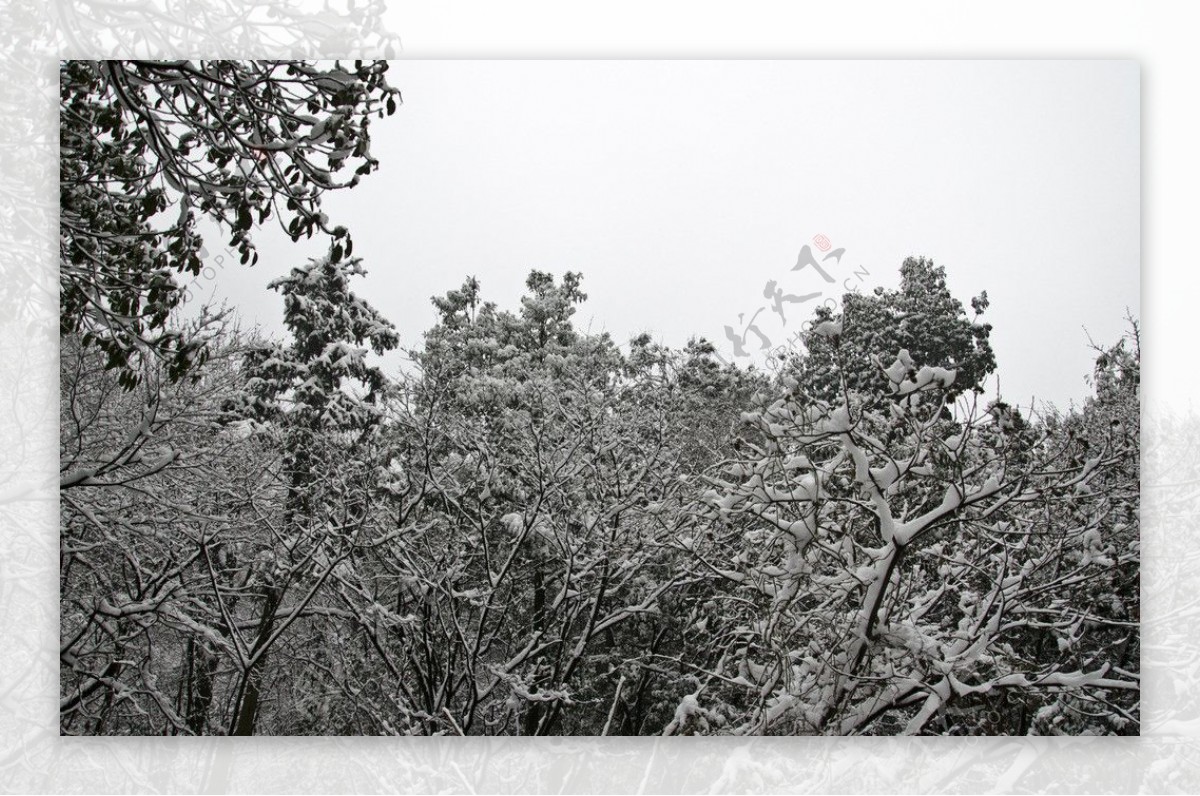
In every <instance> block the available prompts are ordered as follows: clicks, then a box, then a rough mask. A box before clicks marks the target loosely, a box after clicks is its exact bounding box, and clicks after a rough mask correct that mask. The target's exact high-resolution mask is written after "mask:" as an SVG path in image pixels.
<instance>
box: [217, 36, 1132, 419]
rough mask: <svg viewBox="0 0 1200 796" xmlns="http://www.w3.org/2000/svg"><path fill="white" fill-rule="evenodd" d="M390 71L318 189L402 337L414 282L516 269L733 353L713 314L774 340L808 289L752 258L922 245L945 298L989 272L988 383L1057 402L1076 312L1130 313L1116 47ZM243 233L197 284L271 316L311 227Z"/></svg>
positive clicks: (1094, 329)
mask: <svg viewBox="0 0 1200 796" xmlns="http://www.w3.org/2000/svg"><path fill="white" fill-rule="evenodd" d="M389 79H390V80H391V82H392V84H393V85H395V86H396V87H398V88H400V90H401V91H402V92H403V96H404V103H403V105H402V106H401V107H400V109H399V110H398V111H397V113H396V115H395V116H392V117H390V118H387V119H384V120H381V121H379V122H377V123H375V124H373V126H372V137H373V143H372V153H373V154H374V155H375V156H376V157H378V158H379V159H380V160H381V161H382V166H381V168H380V170H379V171H378V172H376V173H375V174H373V175H371V176H370V177H368V178H366V179H364V181H363V182H362V184H361V185H360V186H359V187H358V188H356V189H354V190H353V191H343V192H340V193H337V194H331V195H329V197H328V198H327V200H326V204H325V209H326V212H327V213H328V214H329V216H330V218H331V220H332V222H333V223H344V224H347V226H349V227H350V228H351V230H352V233H353V235H354V240H355V254H356V255H358V256H361V257H362V258H363V264H364V266H365V267H366V269H367V270H368V271H369V276H368V278H366V279H365V280H362V281H361V282H360V285H359V286H358V288H357V291H358V292H359V293H360V294H361V295H363V296H365V297H366V298H367V299H368V300H370V301H371V302H372V303H373V304H374V305H375V306H376V307H378V308H379V309H380V310H381V311H382V312H383V313H384V314H385V315H386V316H387V317H389V318H390V319H391V320H392V321H393V322H394V323H395V324H396V325H397V327H398V328H399V330H400V332H401V335H402V341H403V344H404V345H407V346H416V345H419V343H420V339H421V333H422V332H423V331H424V330H425V329H427V328H428V327H429V326H430V325H431V324H432V323H433V321H434V318H435V313H434V311H433V308H432V306H431V304H430V301H429V297H430V296H432V295H434V294H441V293H445V292H446V291H447V290H450V289H452V288H455V287H457V286H459V285H460V284H461V283H462V281H463V279H464V277H466V276H467V275H474V276H477V277H478V278H479V279H480V281H481V282H482V286H483V291H484V295H485V298H487V299H489V300H494V301H496V302H498V303H499V304H500V305H501V306H502V307H510V308H511V307H515V306H516V303H517V300H518V298H519V296H520V295H521V293H522V289H523V282H524V278H525V276H526V274H527V273H528V272H529V270H530V269H533V268H537V269H541V270H546V271H551V272H554V273H555V274H561V273H562V272H564V271H567V270H572V271H581V272H582V273H583V274H584V289H585V291H586V292H587V293H588V295H589V300H588V302H587V303H586V304H585V305H584V306H583V307H582V308H581V309H580V312H579V315H578V321H579V326H581V327H585V328H586V327H588V326H589V325H590V328H591V329H592V330H593V331H600V330H606V331H609V332H610V333H612V335H613V336H614V338H616V339H617V340H618V341H619V342H624V341H627V339H628V338H629V337H630V336H631V335H634V334H637V333H639V332H641V331H649V332H651V333H652V334H653V335H654V336H655V337H657V338H658V339H660V340H661V341H663V342H665V343H668V344H670V345H672V346H678V345H682V344H683V343H684V342H685V341H686V340H687V338H688V337H689V336H691V335H703V336H706V337H708V338H709V339H710V340H713V341H714V342H716V343H719V344H720V346H721V350H722V351H723V352H724V353H725V354H726V356H728V357H730V358H733V352H732V348H731V346H730V344H729V342H728V340H727V339H726V335H725V331H724V327H725V326H726V325H729V326H732V327H735V328H736V329H737V330H739V331H740V330H742V329H744V328H745V322H747V321H749V320H750V318H751V317H752V316H754V313H755V312H756V311H757V310H759V309H760V308H763V310H762V312H760V314H759V315H758V317H757V324H758V326H759V328H760V329H761V330H762V331H763V332H764V334H765V335H767V336H768V337H769V338H771V339H772V341H773V342H782V341H783V339H784V338H785V337H786V334H787V332H788V331H790V330H794V329H795V328H796V325H797V324H798V323H799V321H800V320H802V319H803V318H804V317H807V314H808V310H807V309H806V308H809V307H813V306H815V304H816V301H813V302H811V303H809V304H806V305H787V306H785V309H786V310H787V311H788V324H789V326H788V329H787V330H785V328H784V327H783V326H782V325H781V323H780V319H779V316H778V315H775V314H773V313H772V312H771V309H770V303H769V302H768V301H767V300H766V299H765V298H764V297H763V288H764V285H765V283H766V282H768V281H770V280H775V281H776V282H777V286H778V287H779V288H780V289H782V290H783V292H784V293H787V294H795V295H803V294H810V293H813V292H817V291H824V296H823V297H822V298H825V297H831V296H833V297H836V296H838V295H840V293H841V290H840V289H839V286H840V285H845V284H851V285H855V286H857V287H859V288H860V289H863V290H870V289H871V288H873V287H875V286H876V285H882V286H886V287H895V286H896V285H897V284H898V282H899V276H898V268H899V266H900V263H901V262H902V261H903V259H904V258H905V257H906V256H909V255H924V256H926V257H929V258H932V259H933V260H934V261H935V262H936V263H938V264H939V265H945V266H946V268H947V271H948V277H949V280H948V281H949V284H950V288H951V290H952V292H953V293H954V294H955V296H956V297H958V298H959V299H960V300H962V301H963V303H964V304H968V302H969V300H970V298H971V297H972V296H974V295H977V294H978V293H979V292H980V291H982V290H987V292H988V296H989V298H990V300H991V308H990V309H989V310H988V312H987V313H986V315H985V318H986V319H988V320H990V322H991V323H992V324H993V325H994V327H995V328H994V331H993V346H994V348H995V350H996V354H997V359H998V361H999V364H1000V379H1001V384H1000V386H1001V389H1002V392H1003V394H1004V396H1005V397H1006V398H1007V399H1009V400H1011V401H1018V402H1020V403H1022V404H1027V403H1028V402H1029V399H1030V397H1031V396H1037V397H1038V398H1039V399H1043V400H1049V401H1053V402H1055V403H1057V404H1058V405H1059V406H1060V407H1065V406H1066V404H1067V403H1068V402H1069V401H1070V400H1072V399H1074V400H1075V401H1076V402H1078V401H1080V400H1082V399H1083V397H1084V396H1086V395H1087V394H1088V393H1089V389H1088V387H1087V386H1086V385H1085V383H1084V376H1085V375H1086V374H1087V373H1088V372H1089V369H1090V364H1091V361H1092V359H1093V356H1092V354H1091V352H1090V351H1089V348H1088V339H1087V335H1086V334H1085V331H1084V329H1085V327H1086V329H1087V331H1088V332H1090V334H1091V335H1092V337H1093V338H1095V339H1096V340H1097V341H1104V342H1108V341H1113V340H1115V339H1116V338H1117V337H1119V336H1120V335H1121V333H1122V332H1123V330H1124V328H1125V322H1124V320H1123V316H1124V315H1125V312H1126V308H1127V307H1128V308H1129V309H1130V310H1131V311H1132V313H1133V314H1134V316H1135V317H1138V316H1139V315H1140V313H1139V212H1140V210H1139V148H1140V142H1139V72H1138V67H1137V65H1136V63H1134V62H1129V61H1120V62H1113V61H1067V62H1055V61H1025V62H1022V61H977V62H973V61H926V62H904V61H878V62H871V61H848V62H837V61H440V60H429V61H397V62H394V63H393V65H392V70H391V72H389ZM816 235H824V236H826V237H827V238H828V239H829V241H830V245H831V246H832V247H833V248H835V249H836V248H844V249H845V253H844V255H843V256H842V259H841V261H840V263H839V262H837V261H833V260H831V261H829V262H827V263H825V267H826V270H827V271H828V272H829V273H830V274H831V275H832V276H834V277H836V278H837V280H838V282H837V284H836V285H827V284H826V283H825V282H824V280H823V279H822V278H821V277H820V275H819V274H817V273H816V272H815V271H814V270H813V269H811V268H807V269H804V270H802V271H799V272H797V271H793V270H792V267H793V265H795V263H796V261H797V256H798V253H799V252H800V249H801V247H802V246H804V245H805V244H809V245H812V246H813V249H812V250H813V252H814V253H815V254H816V255H817V256H818V257H820V256H823V255H822V253H821V252H820V251H819V250H818V248H817V247H816V246H815V245H813V238H814V236H816ZM256 240H258V241H259V243H260V246H261V248H262V251H263V257H262V260H261V261H260V264H259V265H258V266H257V267H255V268H254V269H251V270H245V269H234V268H225V269H222V270H221V274H220V277H219V278H218V279H217V280H215V282H214V284H216V285H217V291H218V295H219V296H226V297H228V298H230V300H231V301H232V302H234V303H236V304H237V305H238V306H239V308H240V310H241V313H242V315H243V317H244V318H245V319H246V320H247V321H249V322H258V323H261V324H263V325H264V326H266V327H267V328H279V324H278V319H279V318H280V316H281V304H280V302H279V301H278V300H277V299H276V298H275V297H274V294H267V293H265V291H264V289H263V286H264V285H265V284H266V282H267V281H269V280H270V279H273V278H275V277H276V276H279V275H281V274H283V273H286V271H287V270H288V269H290V268H291V267H292V266H294V265H297V264H300V263H302V262H304V261H305V260H306V258H307V257H309V256H315V255H317V254H320V253H322V250H323V248H324V247H316V248H314V247H313V246H311V245H309V246H303V245H293V244H291V243H290V242H288V241H286V238H282V237H281V236H280V235H278V234H276V233H274V232H268V231H266V230H264V231H263V232H262V233H260V234H259V235H258V236H257V237H256ZM216 243H218V240H217V239H216V238H213V239H212V243H211V244H210V245H209V247H208V248H209V250H210V260H211V259H212V258H214V257H216V256H217V255H218V254H219V253H220V248H219V246H217V245H212V244H216ZM227 259H228V258H227ZM864 271H865V272H866V273H865V275H864ZM855 272H857V273H858V275H857V276H856V275H855ZM846 280H849V283H847V281H846ZM205 287H206V288H207V287H209V284H208V283H205ZM739 313H741V314H743V317H744V320H743V321H742V322H741V323H739V320H738V316H739ZM758 345H759V343H758V340H757V338H755V337H753V336H751V337H750V338H749V339H748V341H747V347H748V348H750V349H756V348H758Z"/></svg>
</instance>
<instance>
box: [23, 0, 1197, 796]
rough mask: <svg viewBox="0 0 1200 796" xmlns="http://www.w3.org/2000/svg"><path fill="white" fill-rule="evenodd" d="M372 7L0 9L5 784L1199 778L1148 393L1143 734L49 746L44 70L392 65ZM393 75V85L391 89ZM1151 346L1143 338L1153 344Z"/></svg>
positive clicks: (1103, 787)
mask: <svg viewBox="0 0 1200 796" xmlns="http://www.w3.org/2000/svg"><path fill="white" fill-rule="evenodd" d="M384 13H385V7H384V4H383V3H382V2H379V0H334V1H332V2H331V1H329V0H316V1H315V2H307V1H304V0H271V1H270V2H266V3H243V2H235V0H188V1H187V2H184V1H183V0H116V1H115V2H65V1H64V0H54V1H53V2H48V3H47V2H41V1H40V0H10V2H7V3H5V4H4V5H3V6H2V7H0V53H2V55H0V58H2V59H3V64H4V67H3V69H4V74H3V78H4V79H3V80H2V81H0V119H2V120H3V123H2V124H0V273H2V274H3V276H4V278H3V280H0V439H2V440H3V444H2V445H0V527H2V528H3V533H2V534H0V671H3V672H4V676H3V677H2V678H0V789H3V790H6V791H18V792H43V791H61V792H72V791H89V792H142V793H158V792H173V791H181V790H183V791H205V792H220V791H239V792H240V791H265V790H268V789H270V790H277V789H285V788H286V789H305V790H320V791H337V790H344V791H368V792H374V791H393V790H395V789H397V788H404V789H411V790H416V791H474V790H490V791H526V792H538V791H547V790H555V791H568V792H584V791H589V790H597V789H600V790H607V791H610V792H640V791H652V792H781V791H787V792H809V791H822V792H831V791H834V790H837V791H851V792H854V791H872V792H874V791H879V790H897V791H900V790H903V791H920V792H950V791H961V790H969V791H979V792H987V791H1000V792H1018V791H1021V792H1024V791H1034V792H1036V791H1054V790H1057V791H1064V790H1088V791H1112V792H1139V791H1147V790H1150V791H1159V792H1188V791H1194V790H1195V789H1196V787H1197V785H1200V778H1198V777H1197V774H1196V773H1195V772H1197V771H1200V707H1198V704H1200V703H1198V699H1197V696H1198V695H1200V641H1198V639H1200V633H1197V632H1196V631H1197V624H1198V619H1200V588H1198V586H1200V578H1198V577H1197V571H1198V569H1200V548H1198V546H1197V545H1196V543H1195V541H1194V540H1195V538H1196V530H1197V524H1198V523H1197V517H1198V516H1200V515H1198V512H1200V417H1197V415H1196V414H1195V413H1194V412H1191V413H1187V414H1182V415H1180V414H1174V413H1171V412H1167V411H1165V410H1163V409H1162V408H1161V407H1157V406H1155V405H1154V403H1153V397H1151V398H1150V399H1149V401H1147V402H1146V406H1145V412H1144V414H1145V418H1144V420H1145V422H1144V425H1143V428H1144V443H1145V444H1144V462H1143V463H1144V470H1143V473H1144V479H1145V480H1144V482H1143V517H1142V520H1143V526H1142V527H1143V540H1144V544H1145V547H1146V550H1145V555H1144V558H1143V595H1144V604H1145V612H1144V620H1143V622H1144V626H1143V630H1144V640H1143V650H1144V653H1143V654H1144V660H1143V670H1144V671H1145V672H1146V678H1147V680H1146V682H1145V687H1144V691H1143V726H1144V728H1145V734H1146V735H1148V736H1152V738H1148V739H1143V740H1142V741H1141V742H1133V741H1130V740H1127V741H1124V742H1113V741H1107V742H1100V741H1099V739H1088V738H1069V739H1047V738H1038V739H1033V738H1030V739H1021V738H996V739H983V738H957V739H939V742H938V743H936V744H933V743H929V742H927V741H922V740H920V739H898V738H895V739H882V738H876V739H871V740H870V742H869V743H868V742H867V739H851V740H840V741H836V742H829V741H828V740H827V739H815V738H808V739H789V738H759V739H734V738H723V739H717V738H705V739H674V738H672V739H658V740H650V739H633V738H607V739H595V738H593V739H570V738H560V739H517V738H509V739H501V738H486V739H485V738H470V739H447V738H436V739H409V740H406V741H404V742H398V741H396V740H394V739H392V740H383V739H361V738H360V739H353V740H352V739H332V738H331V739H304V740H300V739H279V738H276V739H270V738H255V739H247V740H246V741H242V742H240V743H239V744H237V745H235V744H234V743H231V742H230V741H229V740H228V739H223V738H211V737H210V738H196V739H190V740H189V742H187V743H180V742H179V741H177V740H174V739H166V738H162V739H155V738H131V739H119V738H111V737H97V738H67V739H63V738H59V736H58V705H57V701H58V660H57V659H58V654H57V653H58V651H57V645H58V612H57V608H56V606H57V594H58V583H57V577H56V574H55V573H56V572H57V571H58V570H57V538H58V514H57V494H56V487H57V465H58V455H57V447H56V445H55V442H56V437H57V414H56V402H57V390H56V389H55V387H56V383H55V375H56V372H57V370H56V367H55V363H56V359H57V354H58V343H57V336H56V335H55V334H54V332H55V328H56V325H57V323H56V320H57V313H56V304H57V288H56V282H55V275H56V268H57V262H56V258H55V251H56V246H55V243H56V240H55V239H56V237H57V236H56V217H57V190H56V188H57V129H58V122H57V104H56V97H57V74H58V72H57V61H58V59H60V58H79V57H96V56H108V57H118V56H119V57H146V58H153V57H178V56H181V55H187V56H198V55H203V56H206V57H218V56H222V57H230V56H246V55H254V56H258V57H263V56H269V57H285V56H286V57H296V56H313V57H315V56H327V57H336V56H343V57H349V56H363V57H378V56H380V55H385V56H390V55H400V54H401V41H400V37H399V36H398V35H397V34H396V33H393V32H390V31H388V30H387V27H386V24H385V21H384ZM397 84H398V85H399V87H400V88H401V90H403V85H402V82H401V81H399V80H398V81H397ZM1152 342H1153V340H1151V343H1152Z"/></svg>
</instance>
